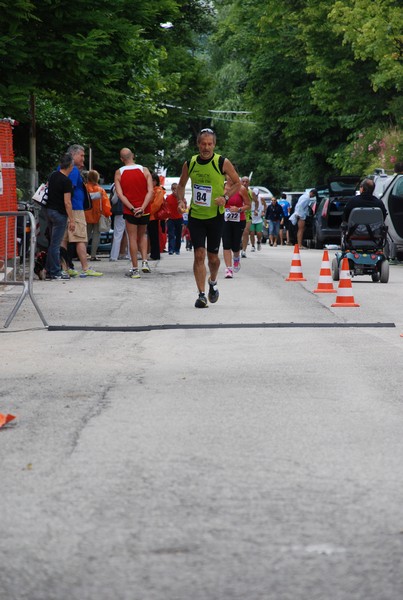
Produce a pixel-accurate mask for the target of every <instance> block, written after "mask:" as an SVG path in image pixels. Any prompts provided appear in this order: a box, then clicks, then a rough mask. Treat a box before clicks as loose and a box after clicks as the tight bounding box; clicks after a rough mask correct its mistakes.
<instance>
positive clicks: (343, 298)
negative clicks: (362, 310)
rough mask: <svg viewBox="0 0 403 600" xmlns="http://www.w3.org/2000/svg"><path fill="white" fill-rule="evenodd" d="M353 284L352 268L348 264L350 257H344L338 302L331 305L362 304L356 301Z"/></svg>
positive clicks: (351, 305)
mask: <svg viewBox="0 0 403 600" xmlns="http://www.w3.org/2000/svg"><path fill="white" fill-rule="evenodd" d="M352 290H353V286H352V285H351V277H350V269H349V266H348V258H343V262H342V264H341V271H340V282H339V287H338V289H337V296H336V302H335V303H334V304H331V306H347V307H351V308H352V307H355V306H360V305H359V304H357V303H356V302H355V301H354V296H353V292H352Z"/></svg>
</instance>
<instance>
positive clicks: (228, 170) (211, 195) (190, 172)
mask: <svg viewBox="0 0 403 600" xmlns="http://www.w3.org/2000/svg"><path fill="white" fill-rule="evenodd" d="M197 146H198V148H199V154H196V155H194V156H192V158H191V159H190V160H189V161H186V162H185V163H184V165H183V167H182V174H181V177H180V180H179V183H178V188H177V194H178V207H179V210H181V211H183V212H184V211H185V210H186V205H185V187H186V182H187V181H188V179H189V177H190V180H191V182H192V199H191V202H190V209H189V218H188V228H189V231H190V237H191V240H192V244H193V247H194V262H193V273H194V277H195V280H196V285H197V288H198V292H199V295H198V298H197V299H196V302H195V307H196V308H207V306H208V304H207V298H206V295H205V287H206V274H207V270H206V264H205V259H206V251H207V261H208V268H209V272H210V276H209V279H208V285H209V292H208V299H209V301H210V302H211V303H212V304H213V303H215V302H217V300H218V297H219V292H218V288H217V275H218V269H219V267H220V259H219V257H218V251H219V248H220V243H221V236H222V230H223V224H224V211H225V209H224V206H225V203H226V202H227V201H228V200H229V198H230V197H231V196H232V195H233V194H235V193H236V192H238V191H239V189H240V187H241V182H240V180H239V175H238V173H237V172H236V170H235V168H234V166H233V165H232V164H231V162H230V161H229V160H228V158H224V157H223V156H221V155H219V154H216V153H215V152H214V148H215V146H216V135H215V133H214V131H213V130H212V129H202V130H201V131H200V133H199V135H198V136H197ZM226 175H228V177H230V178H231V180H232V181H233V182H234V183H233V185H232V186H231V187H230V189H229V190H228V191H227V192H226V193H225V194H224V182H225V176H226ZM206 241H207V248H206Z"/></svg>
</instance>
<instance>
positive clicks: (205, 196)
mask: <svg viewBox="0 0 403 600" xmlns="http://www.w3.org/2000/svg"><path fill="white" fill-rule="evenodd" d="M211 193H212V187H211V185H199V184H197V183H195V184H194V186H193V203H194V204H196V205H197V206H211Z"/></svg>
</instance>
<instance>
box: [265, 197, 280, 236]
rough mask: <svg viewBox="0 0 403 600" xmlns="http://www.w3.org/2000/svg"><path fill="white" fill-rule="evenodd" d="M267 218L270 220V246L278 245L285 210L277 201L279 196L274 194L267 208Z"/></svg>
mask: <svg viewBox="0 0 403 600" xmlns="http://www.w3.org/2000/svg"><path fill="white" fill-rule="evenodd" d="M265 218H266V221H268V222H269V244H270V246H277V238H278V235H279V233H280V226H281V225H283V223H284V212H283V207H282V206H281V204H279V203H278V202H277V198H275V197H274V196H273V197H272V199H271V203H270V204H269V205H268V207H267V209H266V215H265Z"/></svg>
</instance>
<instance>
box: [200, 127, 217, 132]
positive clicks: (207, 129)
mask: <svg viewBox="0 0 403 600" xmlns="http://www.w3.org/2000/svg"><path fill="white" fill-rule="evenodd" d="M200 133H214V131H213V130H212V129H209V128H208V127H207V128H206V129H201V130H200Z"/></svg>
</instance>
